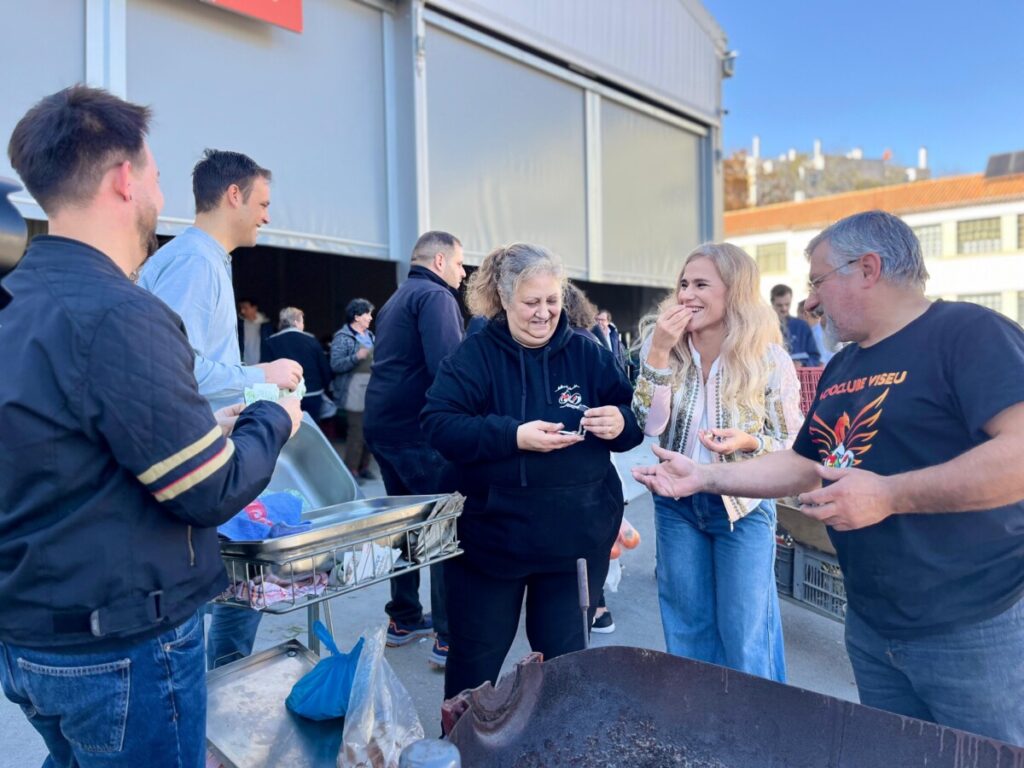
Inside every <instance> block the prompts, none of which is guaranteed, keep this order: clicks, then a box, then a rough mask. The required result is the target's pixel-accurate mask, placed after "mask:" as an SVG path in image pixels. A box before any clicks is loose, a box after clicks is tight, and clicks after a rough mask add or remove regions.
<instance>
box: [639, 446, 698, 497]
mask: <svg viewBox="0 0 1024 768" xmlns="http://www.w3.org/2000/svg"><path fill="white" fill-rule="evenodd" d="M651 450H652V451H654V455H655V456H657V457H658V459H660V463H659V464H652V465H650V466H642V467H633V469H632V472H633V478H634V479H635V480H636V481H637V482H638V483H640V484H641V485H643V486H645V487H647V488H648V489H650V490H651V491H652V492H653V493H656V494H658V495H659V496H670V497H672V498H675V499H678V498H679V497H680V496H692V495H693V494H695V493H698V492H700V491H702V490H703V489H704V488H703V486H704V481H703V478H702V477H701V474H700V466H699V465H698V464H697V463H696V462H695V461H693V459H688V458H687V457H686V456H683V454H681V453H676V452H675V451H666V450H665V449H664V448H662V447H660V446H657V445H652V446H651Z"/></svg>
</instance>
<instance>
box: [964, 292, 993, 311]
mask: <svg viewBox="0 0 1024 768" xmlns="http://www.w3.org/2000/svg"><path fill="white" fill-rule="evenodd" d="M956 298H957V300H958V301H969V302H970V303H971V304H980V305H981V306H983V307H988V308H989V309H993V310H995V311H996V312H1002V311H1003V294H1001V293H965V294H962V295H960V296H957V297H956Z"/></svg>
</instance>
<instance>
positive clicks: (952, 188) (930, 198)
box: [725, 173, 1024, 237]
mask: <svg viewBox="0 0 1024 768" xmlns="http://www.w3.org/2000/svg"><path fill="white" fill-rule="evenodd" d="M1020 199H1024V174H1016V175H1014V176H999V177H996V178H993V179H986V178H985V176H984V175H983V174H980V173H975V174H970V175H968V176H947V177H945V178H941V179H927V180H925V181H913V182H910V183H908V184H894V185H892V186H889V187H874V188H873V189H863V190H858V191H856V192H844V193H842V194H839V195H829V196H828V197H816V198H813V199H811V200H804V201H803V202H800V203H776V204H774V205H763V206H760V207H758V208H744V209H742V210H738V211H727V212H726V214H725V235H726V237H736V236H737V235H752V234H755V233H759V232H778V231H788V230H801V229H823V228H824V227H827V226H828V225H829V224H831V223H833V222H835V221H838V220H839V219H841V218H843V217H845V216H850V215H851V214H854V213H859V212H861V211H870V210H872V209H875V208H880V209H881V210H883V211H889V212H890V213H895V214H899V215H902V214H906V213H916V212H918V211H932V210H936V209H942V208H953V207H957V208H959V207H962V206H965V205H978V204H980V203H997V202H1002V201H1005V200H1020Z"/></svg>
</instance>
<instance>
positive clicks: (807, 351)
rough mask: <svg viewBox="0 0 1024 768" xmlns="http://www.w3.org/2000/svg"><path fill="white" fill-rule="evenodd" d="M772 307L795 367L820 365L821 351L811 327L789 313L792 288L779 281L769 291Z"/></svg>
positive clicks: (791, 301)
mask: <svg viewBox="0 0 1024 768" xmlns="http://www.w3.org/2000/svg"><path fill="white" fill-rule="evenodd" d="M771 300H772V309H774V310H775V314H777V315H778V316H779V323H780V325H781V327H782V339H783V341H784V342H785V343H786V351H787V352H789V357H790V358H791V359H792V360H793V365H795V366H796V367H797V368H802V367H804V366H810V367H814V366H818V365H821V352H819V351H818V342H817V341H815V339H814V334H813V333H811V327H810V326H809V325H807V323H806V322H805V321H804V320H801V319H800V318H799V317H793V316H792V315H790V314H789V307H790V305H791V304H792V303H793V289H792V288H790V287H789V286H788V285H783V284H782V283H780V284H779V285H776V286H774V287H773V288H772V291H771Z"/></svg>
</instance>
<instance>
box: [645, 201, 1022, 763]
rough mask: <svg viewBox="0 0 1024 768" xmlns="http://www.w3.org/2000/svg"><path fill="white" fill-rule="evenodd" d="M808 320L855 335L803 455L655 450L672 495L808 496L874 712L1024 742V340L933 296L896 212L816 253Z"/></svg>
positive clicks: (858, 224)
mask: <svg viewBox="0 0 1024 768" xmlns="http://www.w3.org/2000/svg"><path fill="white" fill-rule="evenodd" d="M807 255H808V258H809V259H810V276H811V280H810V284H809V288H810V289H811V294H810V296H809V297H808V299H807V303H806V307H807V309H808V311H812V312H813V311H816V310H821V311H822V312H823V313H824V317H825V318H826V322H827V323H828V324H829V325H830V326H831V327H832V328H834V329H835V332H836V334H837V336H838V338H839V339H841V340H843V341H849V342H851V343H850V344H849V345H847V346H846V347H844V348H843V349H842V350H841V351H840V352H839V353H837V354H836V356H835V357H834V358H833V360H832V361H831V363H830V364H829V366H828V368H827V369H826V371H825V373H824V374H823V376H822V378H821V382H820V383H819V386H818V391H817V394H816V396H815V400H814V403H813V405H812V408H811V410H810V412H809V413H808V415H807V419H806V421H805V423H804V427H803V429H802V430H801V432H800V434H799V435H798V437H797V439H796V443H795V444H794V446H793V448H792V449H791V450H788V451H781V452H778V453H773V454H769V455H767V456H765V457H762V458H758V459H753V460H751V461H745V462H739V463H721V464H710V465H706V464H702V465H699V466H698V465H695V464H694V463H693V462H691V461H690V460H689V459H687V458H686V457H684V456H681V455H679V454H675V453H671V452H668V451H663V450H661V449H660V448H654V451H655V453H656V454H657V455H658V457H659V458H660V459H662V463H661V464H659V465H656V466H651V467H638V468H636V469H635V470H634V475H635V476H636V478H637V480H639V481H640V482H642V483H643V484H644V485H647V486H648V487H649V488H651V489H652V490H654V491H656V492H657V493H660V494H663V495H668V496H685V495H690V494H693V493H696V492H699V491H711V492H715V493H729V494H735V495H739V496H747V497H757V498H772V497H778V496H789V495H793V494H799V497H798V498H799V501H800V504H801V510H802V511H803V512H804V514H806V515H808V516H809V517H812V518H814V519H817V520H821V521H822V522H824V523H825V524H826V525H827V526H828V532H829V536H830V538H831V539H832V543H833V544H834V545H835V548H836V552H837V555H838V557H839V562H840V565H841V567H842V570H843V575H844V577H845V581H846V592H847V598H848V605H847V614H846V646H847V650H848V652H849V654H850V660H851V662H852V664H853V670H854V675H855V677H856V681H857V688H858V691H859V692H860V699H861V702H862V703H864V704H867V705H869V706H873V707H878V708H880V709H886V710H889V711H892V712H897V713H899V714H903V715H909V716H912V717H917V718H920V719H924V720H931V721H934V722H937V723H940V724H942V725H947V726H952V727H955V728H961V729H964V730H968V731H974V732H976V733H980V734H984V735H987V736H991V737H994V738H998V739H1003V740H1005V741H1008V742H1011V743H1014V744H1019V745H1024V696H1021V691H1022V690H1024V599H1022V598H1024V386H1022V385H1021V381H1022V380H1024V331H1022V330H1021V327H1020V326H1019V325H1017V324H1016V323H1014V322H1012V321H1010V320H1008V319H1007V318H1005V317H1002V316H1001V315H999V314H997V313H995V312H992V311H990V310H988V309H985V308H982V307H978V306H975V305H972V304H965V303H958V302H943V301H936V302H931V301H929V300H928V299H927V297H926V296H925V294H924V286H925V281H926V280H927V279H928V272H927V270H926V269H925V265H924V260H923V258H922V256H921V248H920V245H919V243H918V241H917V238H916V237H915V235H914V233H913V232H912V231H911V229H910V228H909V227H908V226H907V225H906V224H904V223H903V222H902V221H901V220H900V219H898V218H897V217H895V216H892V215H890V214H887V213H884V212H882V211H870V212H867V213H861V214H857V215H855V216H851V217H849V218H846V219H843V220H842V221H839V222H837V223H836V224H833V225H832V226H831V227H829V228H828V229H826V230H825V231H824V232H822V233H821V234H819V235H818V236H817V237H815V238H814V239H813V240H812V241H811V242H810V244H809V245H808V247H807Z"/></svg>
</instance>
